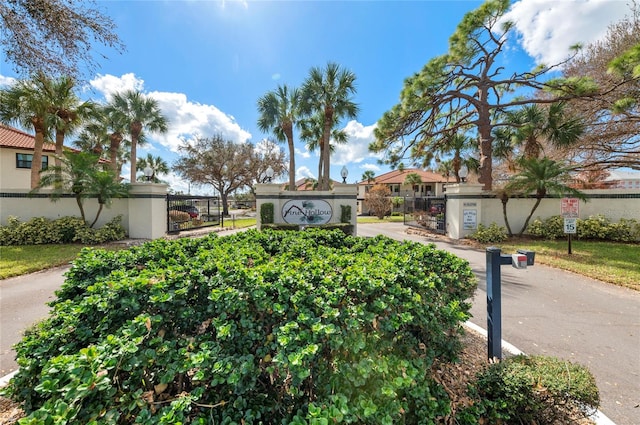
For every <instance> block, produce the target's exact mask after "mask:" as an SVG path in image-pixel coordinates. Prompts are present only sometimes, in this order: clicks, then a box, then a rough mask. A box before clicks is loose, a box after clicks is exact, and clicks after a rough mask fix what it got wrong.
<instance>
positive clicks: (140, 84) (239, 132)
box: [90, 73, 251, 152]
mask: <svg viewBox="0 0 640 425" xmlns="http://www.w3.org/2000/svg"><path fill="white" fill-rule="evenodd" d="M90 84H91V86H92V87H94V88H95V89H97V90H98V91H99V92H100V93H102V95H103V96H104V97H105V98H106V99H109V97H110V96H111V95H112V94H113V93H115V92H118V91H123V90H138V91H141V92H142V91H143V89H144V81H143V80H142V79H140V78H137V77H136V76H135V75H134V74H131V73H130V74H124V75H122V76H121V77H115V76H113V75H100V76H98V77H97V78H96V79H94V80H91V82H90ZM148 95H149V96H150V97H152V98H154V99H155V100H156V101H157V102H158V106H159V107H160V109H161V110H162V113H163V114H164V115H165V117H166V118H167V120H168V122H169V125H168V127H169V131H168V132H167V134H165V135H162V136H155V135H151V136H152V137H151V138H152V139H154V140H156V141H157V142H158V143H159V144H161V145H163V146H165V147H166V148H168V149H169V150H171V151H173V152H177V151H178V147H179V146H180V145H181V144H182V143H183V141H184V140H191V139H193V138H194V137H195V136H202V137H209V136H214V135H217V134H220V135H222V137H224V138H226V139H229V140H233V141H234V142H237V143H243V142H246V141H247V140H249V139H251V134H250V133H249V132H247V131H245V130H243V129H242V128H241V127H240V125H239V124H238V123H237V122H236V121H235V119H234V118H233V117H232V116H231V115H228V114H225V113H224V112H222V111H221V110H219V109H218V108H216V107H215V106H213V105H203V104H200V103H194V102H191V101H189V100H188V99H187V96H186V95H185V94H183V93H171V92H159V91H154V92H150V93H148ZM154 136H155V137H154Z"/></svg>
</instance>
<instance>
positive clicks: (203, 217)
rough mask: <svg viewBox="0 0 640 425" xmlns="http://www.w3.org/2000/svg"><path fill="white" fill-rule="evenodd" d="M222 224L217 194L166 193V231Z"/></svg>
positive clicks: (220, 206) (173, 231) (220, 207)
mask: <svg viewBox="0 0 640 425" xmlns="http://www.w3.org/2000/svg"><path fill="white" fill-rule="evenodd" d="M221 225H223V218H222V204H221V202H220V199H219V198H218V197H217V196H194V195H167V233H178V232H180V231H181V230H193V229H198V228H201V227H210V226H221Z"/></svg>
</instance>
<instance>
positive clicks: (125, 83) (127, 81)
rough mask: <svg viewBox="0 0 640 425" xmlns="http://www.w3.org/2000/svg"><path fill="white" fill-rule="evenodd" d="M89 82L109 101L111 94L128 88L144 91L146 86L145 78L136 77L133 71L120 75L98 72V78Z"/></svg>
mask: <svg viewBox="0 0 640 425" xmlns="http://www.w3.org/2000/svg"><path fill="white" fill-rule="evenodd" d="M89 84H90V85H91V87H93V88H94V89H96V90H98V91H99V92H100V93H101V94H102V95H103V96H104V98H105V99H106V100H107V101H109V99H110V98H111V96H112V95H113V94H114V93H117V92H123V91H127V90H137V91H142V89H143V87H144V80H142V79H140V78H138V77H136V76H135V74H133V73H128V74H124V75H122V76H120V77H116V76H114V75H109V74H107V75H101V74H98V76H97V77H96V78H94V79H93V80H91V81H89Z"/></svg>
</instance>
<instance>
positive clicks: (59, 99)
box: [36, 73, 96, 166]
mask: <svg viewBox="0 0 640 425" xmlns="http://www.w3.org/2000/svg"><path fill="white" fill-rule="evenodd" d="M36 78H37V79H38V80H39V81H40V84H39V85H40V87H42V88H43V89H44V90H45V94H46V96H47V99H48V100H49V102H50V113H51V115H50V116H51V118H52V127H53V128H55V130H56V135H55V140H56V156H55V161H56V162H55V165H57V166H59V165H60V158H61V156H62V147H63V146H64V139H65V137H66V135H67V134H69V133H70V132H72V131H73V130H74V129H75V128H76V127H77V126H78V125H79V124H80V123H81V122H82V120H84V119H86V118H88V117H90V116H91V115H92V114H93V113H94V112H95V107H96V106H95V104H94V103H93V102H91V101H85V102H81V101H80V99H79V98H78V96H76V94H75V93H74V91H73V88H74V85H75V83H74V81H73V79H72V78H71V77H67V76H63V77H60V78H59V79H57V80H51V79H49V78H47V77H45V76H44V74H42V73H40V74H38V75H37V77H36Z"/></svg>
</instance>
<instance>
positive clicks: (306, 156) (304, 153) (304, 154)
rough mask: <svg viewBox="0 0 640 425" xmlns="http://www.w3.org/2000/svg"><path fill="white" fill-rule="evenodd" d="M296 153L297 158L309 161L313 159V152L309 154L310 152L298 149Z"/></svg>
mask: <svg viewBox="0 0 640 425" xmlns="http://www.w3.org/2000/svg"><path fill="white" fill-rule="evenodd" d="M295 153H296V156H297V157H302V158H304V159H309V158H311V152H309V151H308V150H306V149H305V150H301V149H298V148H295ZM316 156H317V152H316Z"/></svg>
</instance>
